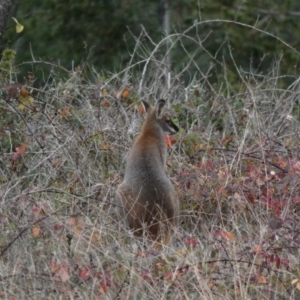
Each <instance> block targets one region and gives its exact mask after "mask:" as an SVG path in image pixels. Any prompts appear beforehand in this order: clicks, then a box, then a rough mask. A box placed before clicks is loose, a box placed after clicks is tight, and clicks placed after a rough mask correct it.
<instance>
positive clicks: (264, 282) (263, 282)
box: [257, 275, 267, 284]
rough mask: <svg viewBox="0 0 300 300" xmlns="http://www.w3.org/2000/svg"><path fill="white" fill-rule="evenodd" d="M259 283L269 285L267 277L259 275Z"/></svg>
mask: <svg viewBox="0 0 300 300" xmlns="http://www.w3.org/2000/svg"><path fill="white" fill-rule="evenodd" d="M257 282H258V283H262V284H266V283H267V279H266V277H265V276H263V275H259V276H258V277H257Z"/></svg>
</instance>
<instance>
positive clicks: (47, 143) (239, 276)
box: [0, 69, 300, 299]
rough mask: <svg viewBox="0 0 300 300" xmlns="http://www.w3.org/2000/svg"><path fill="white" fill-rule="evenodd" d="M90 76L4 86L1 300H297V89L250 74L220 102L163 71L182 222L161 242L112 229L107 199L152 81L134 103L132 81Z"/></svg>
mask: <svg viewBox="0 0 300 300" xmlns="http://www.w3.org/2000/svg"><path fill="white" fill-rule="evenodd" d="M30 76H31V81H33V78H32V76H33V74H31V75H30ZM94 76H95V77H96V80H94V82H92V80H91V79H89V80H86V79H85V76H84V74H83V73H82V72H81V70H80V69H79V70H77V71H76V72H73V73H70V74H68V78H67V79H65V80H63V79H62V78H58V77H56V76H55V74H54V73H52V75H51V78H49V80H48V82H47V84H45V85H44V86H42V87H40V88H33V87H32V85H31V84H30V82H29V81H30V80H29V81H27V82H26V83H25V84H24V85H19V84H10V85H9V84H7V85H5V86H4V87H3V88H2V96H1V100H0V111H1V117H0V124H1V128H0V145H1V146H0V147H1V153H3V154H2V155H1V159H0V165H1V173H0V183H1V187H0V205H1V206H0V229H1V230H0V247H1V248H0V261H1V263H0V296H1V297H3V298H6V299H41V298H42V297H44V295H47V297H48V298H49V299H57V298H59V297H61V299H75V298H77V299H221V298H222V299H299V297H300V260H299V250H300V222H299V221H300V220H299V218H300V214H299V212H300V193H299V190H300V189H299V184H300V159H299V123H298V119H297V118H298V116H299V114H298V110H299V104H298V102H297V101H298V99H297V97H298V94H297V93H298V92H297V89H298V84H296V83H295V84H294V85H292V86H291V87H290V88H289V89H286V90H279V89H276V82H277V78H275V77H274V78H272V77H270V78H267V79H266V80H265V82H263V83H261V82H257V81H256V80H254V79H256V78H255V76H254V75H253V78H251V80H252V83H251V85H250V84H246V82H244V83H243V84H241V92H240V93H235V94H234V96H224V95H231V94H232V93H229V90H230V88H229V87H227V90H223V91H222V90H220V91H216V90H214V89H213V87H212V86H209V85H206V84H205V83H204V82H193V83H192V84H190V85H189V86H186V87H185V88H184V87H182V85H181V84H179V83H178V82H176V80H175V79H174V82H172V84H173V86H174V88H173V89H172V90H170V91H169V94H168V95H169V96H168V98H169V100H170V103H171V105H172V110H173V115H174V119H175V121H176V122H178V124H179V126H180V128H181V131H180V133H179V134H178V135H177V136H176V137H175V138H173V139H172V143H173V145H172V147H171V148H170V153H169V157H168V164H167V173H168V174H169V176H170V177H171V179H172V181H173V183H174V185H175V186H176V189H177V191H178V195H179V199H180V203H181V224H180V226H179V228H177V229H176V233H175V236H174V240H173V244H172V245H170V246H163V247H162V248H159V247H156V245H152V244H150V243H149V241H146V240H138V239H136V238H134V237H133V236H132V234H131V233H130V232H129V231H128V230H127V229H126V227H124V226H123V223H122V222H121V221H122V220H120V218H119V215H118V204H117V203H115V199H114V195H115V190H116V186H117V184H119V183H120V182H121V179H122V172H123V169H124V157H125V155H126V152H127V151H128V149H129V148H130V146H131V145H132V142H133V139H134V136H135V135H136V134H137V132H138V130H139V126H140V124H141V122H142V120H143V116H142V109H141V107H140V102H139V100H140V99H142V98H144V99H148V97H149V95H153V94H155V95H158V96H161V95H160V93H159V88H160V87H159V85H162V83H159V82H158V81H155V80H154V81H153V82H151V81H150V82H142V84H143V85H142V87H143V88H142V96H140V97H138V96H137V95H138V94H139V90H140V88H141V81H140V82H138V81H136V82H134V80H133V79H132V80H131V82H128V80H126V77H125V76H124V78H122V76H121V74H119V75H118V76H112V77H111V78H106V79H101V80H100V79H98V78H99V76H98V74H94ZM253 82H254V83H253ZM227 92H228V93H227ZM162 96H163V95H162ZM150 101H153V99H151V97H150Z"/></svg>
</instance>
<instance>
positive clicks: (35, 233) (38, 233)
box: [31, 225, 43, 238]
mask: <svg viewBox="0 0 300 300" xmlns="http://www.w3.org/2000/svg"><path fill="white" fill-rule="evenodd" d="M31 232H32V235H33V236H34V237H35V238H36V237H41V236H43V233H42V230H41V228H40V227H39V226H38V225H35V226H34V227H32V229H31Z"/></svg>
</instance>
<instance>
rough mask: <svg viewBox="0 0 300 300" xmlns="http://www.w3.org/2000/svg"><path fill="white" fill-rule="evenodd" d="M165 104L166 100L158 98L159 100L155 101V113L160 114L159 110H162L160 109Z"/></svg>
mask: <svg viewBox="0 0 300 300" xmlns="http://www.w3.org/2000/svg"><path fill="white" fill-rule="evenodd" d="M165 105H166V100H164V99H160V100H158V101H157V104H156V107H155V109H156V115H157V116H158V117H159V116H160V114H161V111H162V109H163V107H164V106H165Z"/></svg>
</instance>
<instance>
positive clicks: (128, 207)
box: [117, 99, 179, 243]
mask: <svg viewBox="0 0 300 300" xmlns="http://www.w3.org/2000/svg"><path fill="white" fill-rule="evenodd" d="M165 104H166V101H165V100H163V99H161V100H159V101H158V102H157V104H156V106H155V107H152V106H151V105H150V104H149V103H148V102H146V101H143V105H144V107H145V111H146V112H147V118H146V121H145V123H144V125H143V127H142V130H141V132H140V134H139V136H138V137H137V138H136V140H135V142H134V144H133V146H132V148H131V149H130V151H129V153H128V156H127V159H126V169H125V176H124V180H123V182H122V183H121V184H120V185H119V186H118V189H117V198H118V199H119V200H120V201H121V202H122V205H123V207H124V209H123V217H125V218H126V220H127V222H128V225H129V227H130V229H132V230H134V232H135V234H137V235H141V234H147V235H148V236H149V237H150V238H151V239H153V240H159V241H163V242H164V243H168V242H169V240H170V237H171V236H172V232H173V230H174V227H176V226H177V224H178V215H179V201H178V198H177V193H176V191H175V189H174V187H173V185H172V183H171V181H170V179H169V178H168V177H167V175H166V173H165V169H164V168H165V164H166V157H167V146H166V143H165V141H164V139H163V135H164V134H175V133H177V132H178V130H179V128H178V127H177V126H176V125H175V124H174V123H173V122H172V120H171V118H170V117H169V116H168V115H167V114H166V113H163V107H164V106H165Z"/></svg>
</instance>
